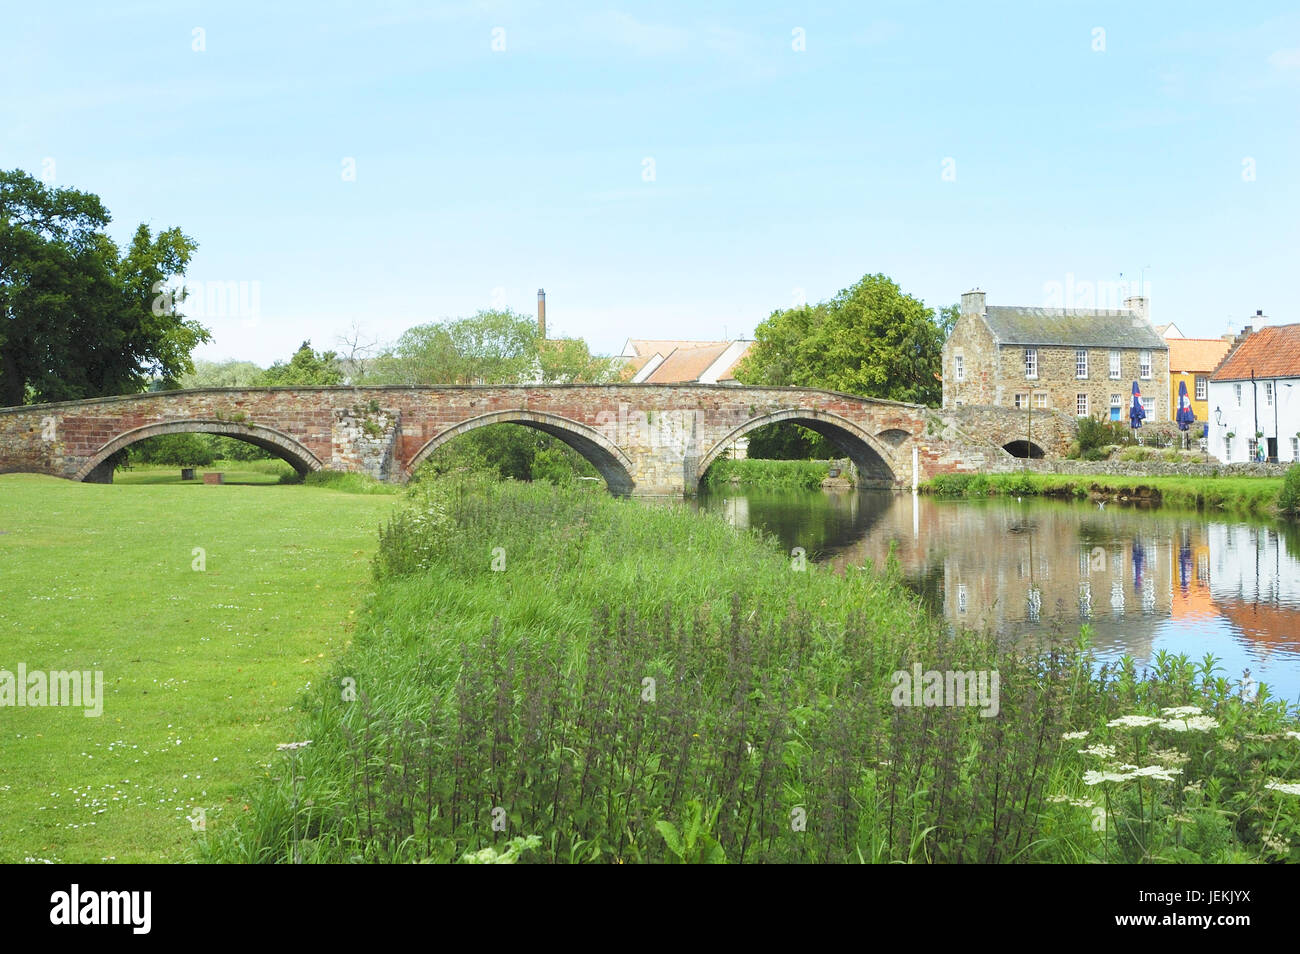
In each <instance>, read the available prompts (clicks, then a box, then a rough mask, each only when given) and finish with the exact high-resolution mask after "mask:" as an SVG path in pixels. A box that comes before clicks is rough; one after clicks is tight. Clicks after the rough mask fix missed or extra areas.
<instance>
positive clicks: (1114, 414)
mask: <svg viewBox="0 0 1300 954" xmlns="http://www.w3.org/2000/svg"><path fill="white" fill-rule="evenodd" d="M1123 408H1124V395H1122V394H1112V395H1111V396H1110V419H1111V420H1112V421H1118V420H1119V416H1120V412H1121V411H1122V410H1123Z"/></svg>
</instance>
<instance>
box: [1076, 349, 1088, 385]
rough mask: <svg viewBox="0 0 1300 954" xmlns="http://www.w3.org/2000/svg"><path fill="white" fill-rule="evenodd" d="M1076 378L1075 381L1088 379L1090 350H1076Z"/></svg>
mask: <svg viewBox="0 0 1300 954" xmlns="http://www.w3.org/2000/svg"><path fill="white" fill-rule="evenodd" d="M1074 377H1075V380H1084V379H1086V378H1087V377H1088V349H1087V348H1075V349H1074Z"/></svg>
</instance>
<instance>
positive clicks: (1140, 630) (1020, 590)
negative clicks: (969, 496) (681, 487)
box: [698, 491, 1300, 703]
mask: <svg viewBox="0 0 1300 954" xmlns="http://www.w3.org/2000/svg"><path fill="white" fill-rule="evenodd" d="M698 506H699V507H700V508H701V509H704V510H709V511H715V512H719V513H722V514H724V515H726V517H727V519H729V520H730V521H731V522H732V523H734V524H736V525H737V526H740V527H754V528H758V529H761V530H763V531H765V532H767V533H771V534H774V535H775V536H776V537H777V538H778V539H779V540H780V541H781V543H782V544H783V545H784V547H785V548H786V549H787V550H789V549H791V548H793V547H797V546H798V547H803V548H804V549H805V550H806V551H807V553H808V556H809V558H812V559H816V560H819V561H822V562H825V563H829V564H831V565H833V566H841V567H842V566H844V565H846V564H850V563H851V564H857V565H861V564H864V563H866V562H867V561H872V562H874V563H876V564H880V563H883V562H884V560H885V559H886V557H887V556H888V554H889V552H890V549H891V547H893V548H894V552H895V554H896V556H897V559H898V560H899V562H900V564H901V566H902V568H903V573H904V578H905V579H906V581H907V583H908V585H909V586H911V587H912V588H913V589H914V590H915V591H916V592H917V593H918V594H920V596H921V598H922V600H923V601H924V602H925V604H926V605H927V606H928V607H929V608H930V609H931V610H932V611H933V612H935V613H938V614H942V615H943V616H945V617H946V618H948V619H949V620H950V621H951V622H952V623H954V624H959V625H969V626H974V627H977V628H984V627H986V626H987V627H991V628H992V629H993V630H995V631H996V632H997V633H998V634H999V635H1001V636H1004V637H1007V638H1011V639H1021V638H1028V637H1031V636H1060V637H1069V636H1072V635H1074V634H1077V633H1078V630H1079V626H1080V625H1081V624H1082V623H1088V624H1089V625H1091V626H1092V628H1093V632H1094V634H1095V636H1094V645H1095V646H1096V647H1097V650H1098V654H1099V655H1100V656H1101V657H1102V658H1103V659H1116V658H1118V657H1119V656H1120V655H1122V654H1124V653H1131V654H1132V655H1133V656H1134V657H1135V658H1136V660H1137V662H1138V665H1139V667H1141V666H1143V665H1148V664H1149V663H1150V662H1151V659H1152V657H1153V655H1154V654H1155V652H1156V651H1158V650H1161V649H1163V650H1166V651H1169V652H1173V653H1187V654H1188V655H1189V656H1191V657H1193V658H1194V659H1197V660H1199V659H1200V658H1201V657H1203V656H1204V655H1205V654H1206V653H1213V654H1214V655H1215V656H1216V657H1218V658H1219V659H1220V660H1221V663H1220V664H1221V665H1222V667H1223V668H1224V670H1225V673H1223V674H1224V675H1227V676H1228V677H1229V678H1231V679H1233V680H1236V679H1239V678H1241V675H1242V671H1243V670H1245V669H1247V668H1249V669H1250V670H1251V675H1252V677H1253V678H1254V679H1256V680H1258V681H1260V682H1264V683H1267V684H1268V686H1269V689H1270V691H1271V692H1272V693H1273V694H1274V695H1275V696H1281V697H1283V698H1286V699H1288V700H1290V701H1291V702H1293V703H1295V702H1297V701H1298V700H1300V533H1298V532H1297V529H1296V528H1295V527H1293V526H1291V525H1289V524H1282V523H1266V522H1251V521H1247V520H1238V519H1235V518H1232V517H1224V516H1212V515H1202V514H1197V513H1189V512H1185V511H1174V510H1159V509H1157V510H1138V509H1133V508H1128V507H1121V506H1117V505H1114V504H1108V505H1106V507H1105V508H1104V509H1100V508H1098V506H1097V504H1095V503H1092V502H1088V501H1078V502H1066V501H1051V500H1039V499H1033V498H1025V499H1023V500H1021V501H1017V500H1016V499H1015V498H991V499H988V500H941V499H936V498H933V497H913V496H912V495H911V494H894V493H887V492H871V491H867V492H863V493H852V492H849V493H823V492H820V491H815V492H803V491H745V492H734V491H732V492H727V493H713V494H710V495H708V496H704V497H701V498H700V499H699V504H698Z"/></svg>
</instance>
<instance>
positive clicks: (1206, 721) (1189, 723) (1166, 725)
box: [1160, 715, 1219, 732]
mask: <svg viewBox="0 0 1300 954" xmlns="http://www.w3.org/2000/svg"><path fill="white" fill-rule="evenodd" d="M1218 727H1219V723H1218V720H1217V719H1215V718H1214V717H1213V716H1203V715H1197V716H1189V717H1188V718H1186V719H1170V720H1168V721H1167V722H1161V723H1160V728H1162V729H1170V730H1172V731H1174V732H1208V731H1209V730H1210V729H1217V728H1218Z"/></svg>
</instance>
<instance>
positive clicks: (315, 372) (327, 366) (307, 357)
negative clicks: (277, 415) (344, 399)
mask: <svg viewBox="0 0 1300 954" xmlns="http://www.w3.org/2000/svg"><path fill="white" fill-rule="evenodd" d="M255 383H256V384H258V385H262V386H266V387H274V386H288V385H295V386H299V387H318V386H320V385H328V384H342V383H343V369H342V368H341V367H339V360H338V355H337V354H335V353H334V352H333V351H316V350H315V349H313V348H312V346H311V342H310V341H304V342H303V343H302V344H301V345H300V346H299V347H298V350H297V351H295V352H294V354H293V357H292V358H290V359H289V360H288V362H287V363H286V362H284V361H277V362H275V364H273V365H271V366H270V367H269V368H267V369H266V370H265V371H263V372H262V373H261V375H259V376H258V377H257V379H256V382H255Z"/></svg>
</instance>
